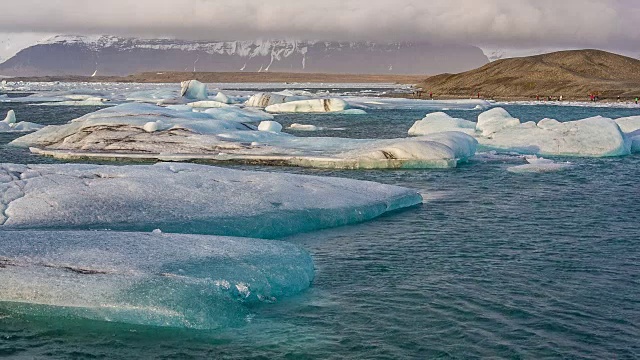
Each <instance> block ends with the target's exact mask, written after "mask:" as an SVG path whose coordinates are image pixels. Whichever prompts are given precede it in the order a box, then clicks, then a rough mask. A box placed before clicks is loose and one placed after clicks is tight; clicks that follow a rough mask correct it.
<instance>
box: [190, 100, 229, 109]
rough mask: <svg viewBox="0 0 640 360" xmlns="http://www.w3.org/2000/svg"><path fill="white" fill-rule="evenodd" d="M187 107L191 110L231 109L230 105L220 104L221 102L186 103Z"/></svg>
mask: <svg viewBox="0 0 640 360" xmlns="http://www.w3.org/2000/svg"><path fill="white" fill-rule="evenodd" d="M187 106H189V107H192V108H205V109H215V108H222V107H231V105H228V104H226V103H222V102H219V101H213V100H202V101H195V102H191V103H187Z"/></svg>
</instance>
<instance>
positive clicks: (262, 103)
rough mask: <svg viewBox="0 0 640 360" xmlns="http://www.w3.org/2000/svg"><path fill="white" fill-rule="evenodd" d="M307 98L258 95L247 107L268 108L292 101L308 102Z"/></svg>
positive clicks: (253, 97) (269, 94)
mask: <svg viewBox="0 0 640 360" xmlns="http://www.w3.org/2000/svg"><path fill="white" fill-rule="evenodd" d="M308 98H309V97H307V96H289V95H282V94H276V93H258V94H255V95H252V96H251V97H250V98H249V100H247V101H246V102H245V105H247V106H250V107H260V108H266V107H268V106H270V105H275V104H282V103H286V102H290V101H297V100H306V99H308Z"/></svg>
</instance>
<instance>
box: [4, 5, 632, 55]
mask: <svg viewBox="0 0 640 360" xmlns="http://www.w3.org/2000/svg"><path fill="white" fill-rule="evenodd" d="M639 23H640V1H636V0H324V1H322V0H271V1H269V0H262V1H257V0H223V1H219V0H108V1H95V0H19V1H14V0H9V3H8V4H3V5H2V9H1V11H0V32H39V33H59V34H114V35H131V36H145V37H153V36H170V37H177V38H188V39H206V40H240V39H256V38H296V39H322V40H378V41H379V40H385V41H387V40H391V41H402V40H427V41H434V42H458V43H471V44H478V45H480V44H482V45H485V46H504V47H510V48H514V47H522V48H530V47H608V48H627V49H630V48H634V47H636V45H637V44H640V42H639V41H640V25H639ZM639 47H640V46H639Z"/></svg>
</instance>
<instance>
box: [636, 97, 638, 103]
mask: <svg viewBox="0 0 640 360" xmlns="http://www.w3.org/2000/svg"><path fill="white" fill-rule="evenodd" d="M636 105H638V98H637V97H636Z"/></svg>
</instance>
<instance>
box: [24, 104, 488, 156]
mask: <svg viewBox="0 0 640 360" xmlns="http://www.w3.org/2000/svg"><path fill="white" fill-rule="evenodd" d="M211 111H217V112H220V111H227V110H225V109H223V108H221V109H211ZM234 111H242V112H244V113H246V114H247V117H253V118H255V117H256V116H255V113H253V114H254V115H251V114H252V113H250V110H243V109H237V110H234ZM209 112H210V110H207V111H206V112H205V113H195V112H192V111H176V110H172V109H166V108H162V107H158V106H153V105H145V104H126V105H120V106H117V107H114V108H109V109H104V110H101V111H97V112H95V113H92V114H89V115H86V116H84V117H81V118H79V119H77V120H74V121H72V122H71V123H69V124H66V125H60V126H49V127H46V128H44V129H42V130H40V131H38V132H36V133H34V134H30V135H27V136H24V137H21V138H19V139H16V140H15V141H13V142H12V145H15V146H23V147H31V148H32V151H33V152H34V153H37V154H42V155H49V156H54V157H57V158H62V159H78V158H80V159H82V158H92V159H103V160H117V159H138V160H161V161H181V162H184V161H210V162H241V163H249V164H265V165H289V166H305V167H319V168H337V169H373V168H451V167H455V166H457V164H458V162H460V161H466V159H468V158H469V157H471V156H473V155H474V153H475V146H476V144H477V142H476V140H475V139H473V138H472V137H471V136H468V135H465V134H460V133H457V132H451V133H446V134H432V135H428V136H424V137H419V138H405V139H383V140H380V139H344V138H322V137H309V138H298V137H295V136H292V135H289V134H285V133H280V132H272V131H256V130H257V129H256V128H255V126H252V125H248V124H245V123H243V122H241V121H243V120H246V118H242V117H239V116H235V115H234V114H231V113H229V114H230V116H231V117H234V116H235V119H234V120H229V119H230V118H224V119H216V118H215V117H216V114H208V113H209ZM236 115H237V114H236ZM250 115H251V116H250ZM258 115H259V114H258ZM151 122H156V123H157V124H158V125H157V126H155V125H153V124H150V123H151ZM145 127H148V128H150V129H153V131H151V132H150V131H145Z"/></svg>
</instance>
